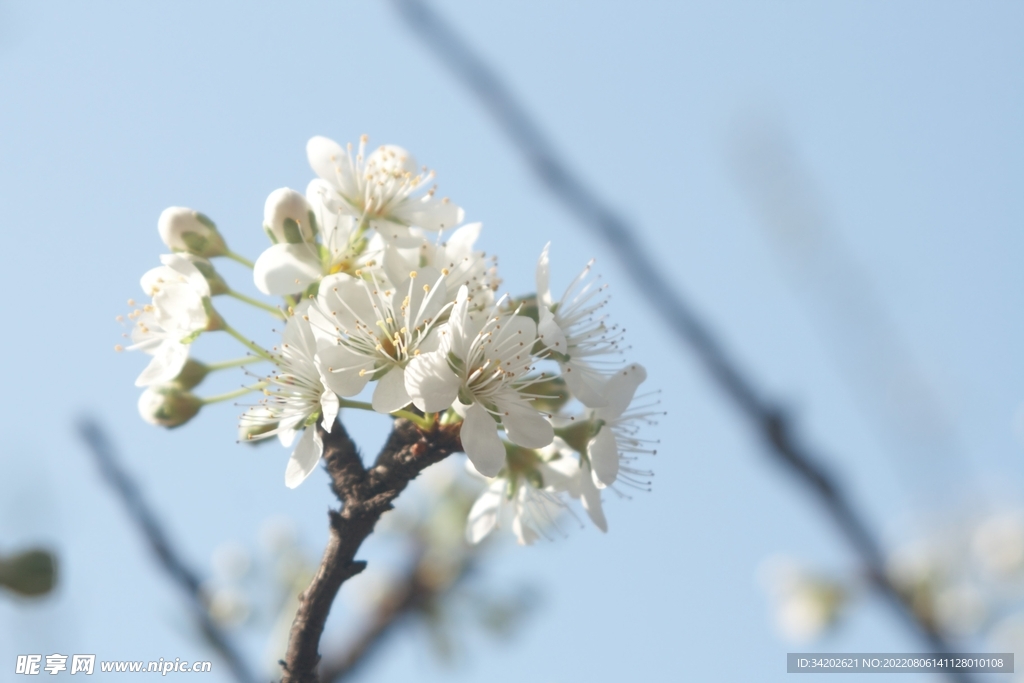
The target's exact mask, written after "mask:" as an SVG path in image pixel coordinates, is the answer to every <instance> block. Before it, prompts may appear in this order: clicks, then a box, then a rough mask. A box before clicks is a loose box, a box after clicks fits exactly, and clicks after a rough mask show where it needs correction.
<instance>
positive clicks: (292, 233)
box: [284, 218, 306, 244]
mask: <svg viewBox="0 0 1024 683" xmlns="http://www.w3.org/2000/svg"><path fill="white" fill-rule="evenodd" d="M284 239H285V241H286V242H288V243H289V244H302V243H303V242H305V241H306V240H304V239H302V228H300V227H299V224H298V223H297V222H296V221H295V219H294V218H285V219H284Z"/></svg>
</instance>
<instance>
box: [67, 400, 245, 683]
mask: <svg viewBox="0 0 1024 683" xmlns="http://www.w3.org/2000/svg"><path fill="white" fill-rule="evenodd" d="M78 434H79V436H80V437H81V438H82V441H83V442H85V444H86V446H88V449H89V452H90V453H91V454H92V456H93V459H94V460H95V461H96V465H97V466H98V467H99V470H100V474H101V475H102V476H103V479H104V480H105V481H106V482H107V483H108V484H109V485H110V487H111V488H112V489H113V490H114V492H115V493H116V494H117V496H118V498H120V499H121V502H122V503H124V506H125V508H126V511H127V512H128V516H129V517H130V518H131V520H132V521H133V522H134V523H135V524H136V525H137V526H138V527H139V530H140V531H141V532H142V535H143V536H144V537H145V539H146V542H147V543H148V544H149V548H150V550H152V551H153V554H154V555H156V558H157V560H158V561H159V563H160V566H161V567H162V568H163V569H164V571H165V572H167V574H168V575H169V576H170V577H171V579H172V580H173V582H174V583H175V584H176V585H177V586H178V588H180V589H181V591H182V592H183V593H184V594H185V595H186V597H187V598H188V602H189V606H190V607H191V608H192V613H193V616H194V617H195V619H196V622H197V624H198V626H199V629H200V631H201V632H202V634H203V637H204V638H206V641H207V642H208V643H209V644H210V646H211V647H213V649H214V650H216V651H217V653H218V654H220V656H221V657H223V658H224V661H225V663H227V665H228V668H229V669H230V670H231V675H232V676H234V678H235V680H236V681H239V683H255V682H256V681H257V678H256V677H255V676H254V675H253V673H252V672H251V671H250V670H249V667H248V665H247V664H246V663H245V660H244V659H243V658H242V655H241V654H240V653H239V652H238V650H237V649H236V648H235V646H234V645H233V644H232V642H231V640H230V638H229V637H228V635H227V634H226V633H224V631H223V630H222V629H221V628H220V627H218V626H217V625H216V624H215V623H214V622H213V620H212V619H211V618H210V614H209V612H208V611H207V607H206V601H205V599H204V597H203V590H202V581H201V580H200V579H199V575H198V574H197V573H196V572H195V571H194V570H193V569H192V568H191V567H189V566H188V564H187V563H186V562H185V560H183V559H182V556H181V553H179V552H178V549H177V548H175V547H174V545H173V544H172V543H171V541H170V539H169V538H168V536H167V532H166V531H165V530H164V526H163V524H162V523H161V522H160V519H159V518H158V516H157V514H156V512H155V511H154V510H153V508H152V507H150V505H149V503H148V502H147V501H146V499H145V498H144V497H143V495H142V492H141V491H140V490H139V487H138V485H137V484H136V483H135V481H134V480H132V478H131V475H130V474H128V471H127V470H125V469H124V467H123V466H122V465H121V463H120V462H118V458H117V455H116V454H115V451H114V448H113V446H112V445H111V443H110V439H109V438H108V437H107V435H106V433H105V432H104V431H103V429H102V428H101V427H100V426H99V424H98V423H97V422H96V421H94V420H92V419H89V418H83V419H81V420H79V422H78Z"/></svg>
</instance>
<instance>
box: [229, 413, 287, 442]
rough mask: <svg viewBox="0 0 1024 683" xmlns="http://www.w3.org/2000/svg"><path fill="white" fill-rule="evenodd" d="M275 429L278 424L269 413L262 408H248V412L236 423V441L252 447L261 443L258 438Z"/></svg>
mask: <svg viewBox="0 0 1024 683" xmlns="http://www.w3.org/2000/svg"><path fill="white" fill-rule="evenodd" d="M277 427H278V422H277V421H275V420H274V415H273V413H271V411H269V410H267V409H266V408H264V407H262V406H257V407H255V408H250V409H249V410H248V412H245V413H243V414H242V419H241V420H240V421H239V423H238V440H239V441H241V442H242V443H248V444H253V445H256V444H258V443H263V440H262V439H260V438H259V437H261V436H263V435H264V434H266V433H267V432H272V431H274V430H275V429H277Z"/></svg>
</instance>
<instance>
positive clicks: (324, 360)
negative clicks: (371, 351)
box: [316, 345, 373, 396]
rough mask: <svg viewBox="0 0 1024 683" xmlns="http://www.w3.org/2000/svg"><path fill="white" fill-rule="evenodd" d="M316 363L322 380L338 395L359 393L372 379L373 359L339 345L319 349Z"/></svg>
mask: <svg viewBox="0 0 1024 683" xmlns="http://www.w3.org/2000/svg"><path fill="white" fill-rule="evenodd" d="M316 365H317V369H318V370H319V371H320V381H321V382H323V383H324V386H326V387H328V388H329V389H330V390H331V391H333V392H335V393H336V394H338V396H355V395H356V394H358V393H359V392H360V391H362V390H363V387H365V386H366V383H367V382H369V381H370V371H371V370H373V361H372V360H371V359H368V358H366V356H360V355H357V354H355V353H352V352H351V351H349V350H348V349H347V348H345V347H344V346H337V345H335V346H328V347H323V348H321V349H320V350H319V351H317V353H316ZM360 373H362V374H360Z"/></svg>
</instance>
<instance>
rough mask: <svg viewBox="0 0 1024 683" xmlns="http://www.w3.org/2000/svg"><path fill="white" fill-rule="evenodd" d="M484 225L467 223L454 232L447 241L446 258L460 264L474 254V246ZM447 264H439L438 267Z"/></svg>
mask: <svg viewBox="0 0 1024 683" xmlns="http://www.w3.org/2000/svg"><path fill="white" fill-rule="evenodd" d="M481 228H483V223H467V224H466V225H463V226H462V227H461V228H459V229H458V230H456V231H455V232H453V233H452V234H451V235H449V236H448V239H447V240H445V248H444V249H445V257H446V258H448V259H449V260H450V261H451V262H453V263H458V262H459V261H462V259H464V258H466V257H467V256H471V255H472V254H473V245H474V244H475V243H476V240H477V238H478V237H480V230H481ZM443 265H446V264H443V263H442V264H439V266H438V267H440V266H443Z"/></svg>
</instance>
